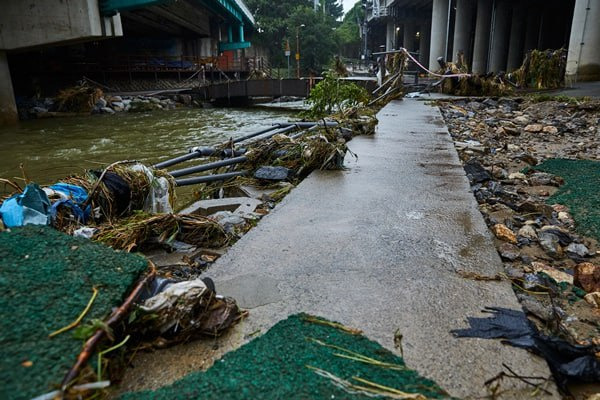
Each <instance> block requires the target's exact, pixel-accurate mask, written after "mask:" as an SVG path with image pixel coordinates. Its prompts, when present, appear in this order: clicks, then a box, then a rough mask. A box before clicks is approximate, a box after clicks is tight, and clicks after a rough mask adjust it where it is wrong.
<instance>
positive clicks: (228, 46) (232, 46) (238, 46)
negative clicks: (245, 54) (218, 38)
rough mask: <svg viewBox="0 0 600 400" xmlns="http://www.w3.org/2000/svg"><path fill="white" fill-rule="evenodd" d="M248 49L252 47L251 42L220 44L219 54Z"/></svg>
mask: <svg viewBox="0 0 600 400" xmlns="http://www.w3.org/2000/svg"><path fill="white" fill-rule="evenodd" d="M248 47H250V42H233V43H225V42H220V43H219V53H222V52H224V51H228V50H239V49H246V48H248Z"/></svg>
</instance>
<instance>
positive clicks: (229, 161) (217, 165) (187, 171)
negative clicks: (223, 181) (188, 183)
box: [169, 156, 248, 178]
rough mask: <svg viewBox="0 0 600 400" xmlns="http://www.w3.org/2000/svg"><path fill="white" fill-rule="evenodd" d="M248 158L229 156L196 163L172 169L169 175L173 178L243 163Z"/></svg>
mask: <svg viewBox="0 0 600 400" xmlns="http://www.w3.org/2000/svg"><path fill="white" fill-rule="evenodd" d="M247 160H248V158H247V157H246V156H240V157H234V158H228V159H225V160H221V161H215V162H211V163H206V164H202V165H196V166H193V167H188V168H182V169H178V170H175V171H171V172H169V175H171V176H172V177H173V178H177V177H180V176H185V175H191V174H195V173H197V172H204V171H210V170H211V169H217V168H221V167H226V166H228V165H235V164H241V163H243V162H246V161H247Z"/></svg>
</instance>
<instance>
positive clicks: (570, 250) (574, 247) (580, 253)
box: [565, 243, 590, 258]
mask: <svg viewBox="0 0 600 400" xmlns="http://www.w3.org/2000/svg"><path fill="white" fill-rule="evenodd" d="M565 250H566V251H567V254H568V255H570V256H577V257H580V258H583V257H586V256H588V255H589V254H590V251H589V250H588V248H587V247H586V246H585V245H584V244H581V243H571V244H570V245H568V246H567V248H566V249H565Z"/></svg>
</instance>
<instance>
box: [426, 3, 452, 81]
mask: <svg viewBox="0 0 600 400" xmlns="http://www.w3.org/2000/svg"><path fill="white" fill-rule="evenodd" d="M449 3H450V0H433V9H432V12H431V44H430V48H429V69H430V70H431V71H435V70H438V69H439V68H440V67H439V65H438V63H437V59H438V57H444V58H446V49H447V48H448V46H447V45H448V16H449V11H450V10H449Z"/></svg>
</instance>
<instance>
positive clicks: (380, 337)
mask: <svg viewBox="0 0 600 400" xmlns="http://www.w3.org/2000/svg"><path fill="white" fill-rule="evenodd" d="M378 118H379V125H378V131H377V133H376V135H375V136H373V137H364V136H363V137H357V138H355V139H353V140H352V142H350V148H351V150H352V151H353V152H354V153H356V154H357V155H358V159H357V160H356V159H354V158H353V157H351V156H349V155H348V156H347V161H346V165H347V167H348V169H347V170H346V171H324V172H318V173H314V174H312V175H311V176H310V177H309V178H308V179H306V180H305V181H304V182H302V183H301V184H300V185H299V186H298V187H297V188H296V189H294V190H293V191H292V192H291V194H290V195H288V196H287V197H286V198H285V199H284V200H283V202H282V203H281V204H280V205H278V206H277V207H276V209H275V210H274V211H273V212H272V213H271V214H269V215H268V216H267V217H265V218H264V219H263V220H262V221H261V222H260V223H259V225H258V226H257V227H256V228H254V229H252V230H251V231H250V232H249V233H248V234H247V235H245V236H244V237H243V238H242V239H241V240H240V241H239V242H238V243H236V244H235V245H234V246H233V248H232V249H231V250H230V251H228V253H227V254H226V255H225V256H223V257H222V258H220V259H219V260H218V261H217V263H216V264H215V265H214V266H213V267H212V268H211V269H210V271H209V272H208V275H209V276H211V277H212V278H213V279H214V281H215V283H216V287H217V291H218V292H219V293H220V294H223V295H227V296H232V297H234V298H236V299H238V301H240V303H241V306H242V307H247V308H250V316H249V318H248V319H247V320H246V321H245V322H244V323H243V325H242V326H241V328H240V329H242V330H243V334H250V333H252V332H255V331H257V330H261V332H265V331H266V330H268V329H269V328H270V327H271V326H272V325H273V324H275V323H276V322H277V321H279V320H281V319H284V318H286V317H287V316H288V315H289V314H292V313H297V312H301V311H302V312H307V313H311V314H316V315H320V316H323V317H325V318H328V319H332V320H337V321H340V322H342V323H344V324H346V325H350V326H353V327H357V328H360V329H362V330H363V331H364V333H365V334H366V335H367V336H368V337H369V338H371V339H374V340H377V341H379V342H380V343H381V344H382V345H383V346H385V347H387V348H389V349H390V350H392V351H395V352H397V353H399V352H400V350H399V349H398V348H397V347H396V346H395V343H394V336H395V333H399V334H401V335H402V348H403V352H404V357H405V360H406V362H407V364H408V365H409V366H410V367H412V368H415V369H417V370H418V371H419V372H420V373H421V374H422V375H425V376H427V377H429V378H432V379H434V380H436V381H437V382H438V383H439V384H440V385H441V386H442V387H444V388H445V389H446V390H448V391H449V392H450V394H452V395H455V396H460V397H465V396H479V395H484V394H486V391H485V388H484V384H483V383H484V382H485V381H486V380H487V379H489V378H492V377H494V376H495V375H496V374H498V373H499V372H501V371H502V363H506V364H507V365H509V366H511V367H512V368H513V369H514V370H515V371H517V372H518V373H519V374H522V375H529V376H549V375H550V373H549V370H548V368H547V366H546V363H545V362H544V361H543V360H542V359H540V358H537V357H534V356H532V355H530V354H529V353H527V352H526V351H524V350H518V349H515V348H512V347H508V346H504V345H502V344H500V343H499V341H493V340H483V339H457V338H454V337H453V336H452V335H451V334H450V331H451V330H453V329H457V328H464V327H467V324H466V317H467V316H482V315H483V314H482V313H481V312H480V310H481V309H482V308H483V307H485V306H500V307H508V308H513V309H520V306H519V304H518V302H517V300H516V297H515V296H514V294H513V292H512V290H511V288H510V285H509V284H508V283H506V282H481V281H473V280H467V279H464V278H462V277H460V276H459V275H458V274H457V273H456V271H457V270H464V271H475V272H478V273H480V274H484V275H493V274H495V273H497V272H501V271H502V264H501V261H500V259H499V257H498V255H497V253H496V250H495V248H494V246H493V244H492V241H491V238H490V235H489V233H488V230H487V228H486V226H485V223H484V221H483V219H482V217H481V214H480V213H479V211H478V210H477V204H476V202H475V199H474V198H473V195H472V194H471V192H470V189H469V185H468V181H467V179H466V177H465V174H464V171H463V169H462V167H461V165H460V162H459V160H458V156H457V153H456V151H455V149H454V146H453V144H452V141H451V138H450V136H449V134H448V131H447V128H446V127H445V126H444V123H443V120H442V117H441V115H440V113H439V111H438V109H437V108H435V107H431V106H428V105H426V104H425V103H424V102H420V101H416V100H405V101H401V102H400V101H395V102H392V103H390V104H388V105H387V106H386V107H385V108H383V109H382V110H381V112H380V113H379V115H378ZM511 384H515V385H516V387H515V390H519V388H521V389H522V388H523V386H520V385H519V383H515V382H506V381H505V383H504V384H503V385H502V389H507V388H508V387H510V386H511ZM529 393H530V390H529V391H528V392H527V394H529ZM524 395H525V392H522V393H520V394H519V393H515V397H517V398H519V397H523V396H524Z"/></svg>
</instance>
